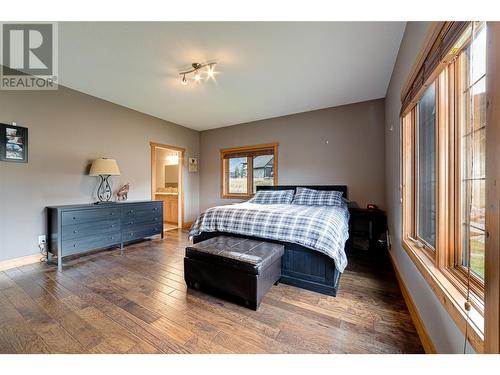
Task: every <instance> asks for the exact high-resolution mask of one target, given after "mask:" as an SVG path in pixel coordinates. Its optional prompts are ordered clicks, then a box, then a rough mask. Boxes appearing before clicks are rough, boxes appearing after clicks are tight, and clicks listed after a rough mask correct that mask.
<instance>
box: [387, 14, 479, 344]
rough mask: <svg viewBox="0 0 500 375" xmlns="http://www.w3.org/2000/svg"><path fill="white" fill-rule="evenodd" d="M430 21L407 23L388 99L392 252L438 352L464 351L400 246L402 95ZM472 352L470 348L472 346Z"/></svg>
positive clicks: (450, 322) (450, 323) (452, 326)
mask: <svg viewBox="0 0 500 375" xmlns="http://www.w3.org/2000/svg"><path fill="white" fill-rule="evenodd" d="M429 27H430V23H429V22H408V23H407V26H406V30H405V33H404V36H403V40H402V42H401V47H400V50H399V54H398V58H397V60H396V65H395V67H394V71H393V73H392V77H391V81H390V84H389V88H388V90H387V95H386V99H385V113H386V124H385V173H386V187H385V190H386V196H387V198H386V202H387V211H388V218H389V231H390V233H391V236H392V249H391V253H392V256H393V258H394V260H395V262H396V263H397V265H398V268H399V270H400V272H401V276H402V278H403V280H404V282H405V284H406V286H407V288H408V291H409V292H410V294H411V296H412V298H413V301H414V302H415V305H416V306H417V309H418V312H419V314H420V316H421V318H422V320H423V322H424V325H425V327H426V329H427V332H428V333H429V335H430V337H431V340H432V342H433V343H434V346H435V347H436V350H437V351H438V352H439V353H460V352H462V351H463V342H464V336H463V335H462V333H461V332H460V330H459V329H458V327H457V326H456V325H455V323H454V321H453V320H452V319H451V317H450V316H449V315H448V313H447V312H446V310H445V309H444V308H443V306H442V305H441V303H440V302H439V300H438V299H437V297H436V295H435V294H434V292H433V291H432V290H431V289H430V287H429V285H428V284H427V282H426V281H425V279H424V278H423V277H422V275H421V274H420V272H419V271H418V269H417V268H416V266H415V265H414V263H413V262H412V261H411V259H410V258H409V257H408V255H407V254H406V252H405V251H404V249H403V248H402V247H401V220H402V218H401V212H402V209H401V203H400V190H399V184H400V179H399V178H400V177H399V172H400V164H399V158H400V139H399V136H400V135H399V131H400V122H399V112H400V109H401V101H400V94H401V89H402V87H403V84H404V83H405V81H406V79H407V77H408V75H409V73H410V70H411V68H412V66H413V64H414V62H415V60H416V58H417V54H418V52H419V51H420V47H421V45H422V43H423V41H424V39H425V37H426V35H427V32H428V30H429ZM469 351H471V349H470V348H469Z"/></svg>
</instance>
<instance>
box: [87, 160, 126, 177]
mask: <svg viewBox="0 0 500 375" xmlns="http://www.w3.org/2000/svg"><path fill="white" fill-rule="evenodd" d="M119 175H120V169H119V168H118V164H117V163H116V160H115V159H105V158H100V159H96V160H94V161H93V162H92V167H90V173H89V176H119Z"/></svg>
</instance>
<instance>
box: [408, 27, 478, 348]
mask: <svg viewBox="0 0 500 375" xmlns="http://www.w3.org/2000/svg"><path fill="white" fill-rule="evenodd" d="M466 26H467V27H463V28H460V30H461V31H460V33H459V35H456V38H455V39H454V40H455V43H454V44H453V45H450V47H449V48H448V49H447V50H445V51H444V52H446V51H449V53H448V54H447V55H446V56H445V57H444V58H443V57H442V46H441V48H440V47H439V46H438V47H436V45H433V48H431V52H430V53H432V51H440V52H439V58H440V59H441V60H440V63H439V64H438V63H436V57H434V58H431V59H430V60H428V61H427V60H426V61H425V63H423V66H424V68H423V72H422V71H420V72H419V73H418V74H417V76H416V78H415V80H416V83H413V85H412V86H411V88H410V89H409V90H410V92H409V93H406V94H405V95H403V96H402V98H403V110H402V121H401V125H402V132H401V136H402V139H401V141H402V142H401V144H402V171H401V172H402V173H401V178H402V203H403V247H404V248H405V249H406V250H407V252H408V254H409V255H410V257H411V258H412V260H413V261H414V262H415V264H416V265H417V267H418V268H419V269H420V271H421V272H422V274H423V275H424V277H425V278H426V279H427V280H428V282H429V283H430V284H431V286H433V290H434V291H435V292H436V293H437V294H438V296H439V297H440V299H441V300H442V301H446V300H447V299H451V302H450V303H446V302H445V306H446V307H447V308H448V309H449V311H450V310H453V314H454V315H452V316H454V317H455V318H456V320H457V322H459V323H460V326H461V327H463V326H464V324H463V322H464V320H466V319H465V317H466V313H465V310H464V309H461V308H460V307H461V306H463V305H464V302H465V299H466V298H468V300H469V301H470V302H471V303H472V305H473V308H474V313H472V316H473V317H474V318H472V319H471V321H472V323H469V321H467V320H466V321H467V324H468V325H469V324H475V326H474V327H475V328H474V327H473V328H474V329H472V330H470V331H472V332H475V333H477V336H475V337H476V341H477V342H480V341H481V335H482V329H483V327H482V324H483V323H482V322H484V319H483V318H482V315H483V313H484V302H483V301H484V275H485V267H484V264H485V262H484V260H485V239H486V235H485V234H486V230H485V208H486V173H485V166H486V126H487V124H486V79H487V77H486V24H485V23H479V22H477V23H476V22H470V23H467V25H466ZM447 27H448V28H447V29H446V27H444V28H445V29H446V30H454V29H453V27H454V26H453V25H452V26H449V25H448V26H447ZM450 39H451V38H450V37H441V38H437V41H436V42H435V43H438V42H439V41H441V42H442V43H444V42H443V41H447V43H450V42H449V41H450ZM433 64H434V67H435V68H434V71H432V72H431V71H429V70H428V69H427V70H426V67H428V66H431V65H433ZM425 76H427V79H424V78H425ZM405 103H406V106H405ZM457 306H458V308H457ZM454 309H455V310H454ZM456 309H458V310H456ZM457 311H458V313H457ZM460 319H463V320H460Z"/></svg>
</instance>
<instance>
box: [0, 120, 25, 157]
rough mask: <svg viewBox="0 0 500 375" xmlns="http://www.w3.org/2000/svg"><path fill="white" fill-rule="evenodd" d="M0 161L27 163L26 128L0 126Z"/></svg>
mask: <svg viewBox="0 0 500 375" xmlns="http://www.w3.org/2000/svg"><path fill="white" fill-rule="evenodd" d="M0 161H11V162H16V163H27V162H28V128H23V127H21V126H17V125H8V124H0Z"/></svg>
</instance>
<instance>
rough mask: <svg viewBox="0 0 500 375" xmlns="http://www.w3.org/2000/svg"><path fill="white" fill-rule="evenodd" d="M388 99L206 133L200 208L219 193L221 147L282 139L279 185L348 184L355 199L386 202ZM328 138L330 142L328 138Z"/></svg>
mask: <svg viewBox="0 0 500 375" xmlns="http://www.w3.org/2000/svg"><path fill="white" fill-rule="evenodd" d="M383 129H384V100H383V99H379V100H372V101H368V102H362V103H356V104H350V105H345V106H341V107H335V108H328V109H322V110H317V111H311V112H305V113H300V114H296V115H290V116H283V117H278V118H273V119H268V120H262V121H256V122H251V123H246V124H241V125H235V126H229V127H225V128H219V129H214V130H207V131H203V132H201V140H200V145H201V158H200V173H201V175H200V192H201V194H200V208H201V209H202V210H203V209H206V208H208V207H211V206H214V205H219V204H229V203H232V202H235V201H234V200H228V199H222V198H220V160H219V150H220V149H221V148H227V147H237V146H248V145H254V144H260V143H270V142H279V158H278V164H279V166H278V168H279V169H278V171H279V184H282V185H286V184H293V185H295V184H311V185H314V184H318V185H320V184H346V185H348V186H349V194H350V199H351V200H355V201H357V202H358V203H359V204H360V205H361V206H365V205H366V204H367V203H368V202H370V203H375V204H378V205H379V206H381V207H384V206H385V195H384V131H383ZM327 142H328V143H327Z"/></svg>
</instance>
